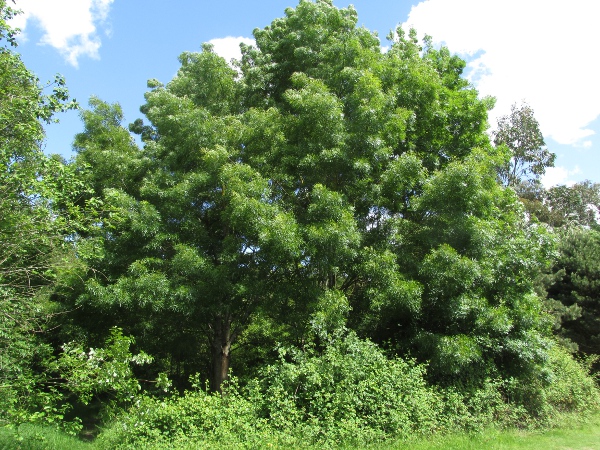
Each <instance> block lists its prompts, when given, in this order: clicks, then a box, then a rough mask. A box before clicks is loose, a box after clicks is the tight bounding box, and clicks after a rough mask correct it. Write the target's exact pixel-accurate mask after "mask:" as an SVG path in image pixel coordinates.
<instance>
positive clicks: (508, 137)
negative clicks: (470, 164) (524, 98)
mask: <svg viewBox="0 0 600 450" xmlns="http://www.w3.org/2000/svg"><path fill="white" fill-rule="evenodd" d="M494 144H495V145H496V146H501V145H505V146H506V148H508V151H509V153H510V160H509V161H508V163H507V164H505V165H503V166H502V167H500V169H499V176H500V180H501V181H502V183H503V184H504V185H505V186H511V187H517V186H518V184H519V183H521V182H525V181H527V180H529V179H534V180H535V179H538V178H539V177H540V175H543V174H544V173H545V171H546V168H547V167H553V166H554V159H555V158H556V155H555V154H554V153H552V152H550V151H549V150H548V149H546V148H545V146H546V143H545V142H544V137H543V135H542V132H541V131H540V128H539V123H538V121H537V120H536V119H535V117H534V115H533V109H532V108H531V107H530V106H529V105H527V104H526V103H524V104H522V105H521V106H517V105H516V104H515V105H512V107H511V112H510V114H509V115H507V116H503V117H501V118H500V119H498V127H497V129H496V131H495V132H494Z"/></svg>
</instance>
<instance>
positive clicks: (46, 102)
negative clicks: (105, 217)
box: [0, 1, 86, 424]
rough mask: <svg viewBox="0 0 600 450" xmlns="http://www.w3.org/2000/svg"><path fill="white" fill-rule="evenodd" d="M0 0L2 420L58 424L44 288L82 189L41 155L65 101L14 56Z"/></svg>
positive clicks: (62, 251)
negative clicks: (47, 133)
mask: <svg viewBox="0 0 600 450" xmlns="http://www.w3.org/2000/svg"><path fill="white" fill-rule="evenodd" d="M14 14H15V11H14V10H12V9H11V8H9V7H7V4H6V2H4V1H2V2H0V38H1V39H2V47H0V361H1V366H2V370H1V372H0V423H2V424H6V423H9V422H12V423H20V422H23V421H30V420H36V421H39V420H43V421H48V422H56V421H60V419H62V416H63V414H64V411H65V408H66V406H65V405H64V404H63V405H61V403H60V400H61V398H62V396H61V394H60V392H58V391H57V390H56V389H55V388H54V387H53V386H52V384H51V383H50V380H49V376H50V375H49V373H48V367H49V364H50V363H51V361H52V359H53V351H52V347H51V346H50V345H48V343H47V342H45V341H44V340H43V338H42V336H43V333H44V332H45V331H46V329H47V327H48V323H49V322H50V321H51V320H52V318H53V316H54V314H55V313H56V309H55V307H54V305H52V304H51V303H50V302H49V301H48V299H47V296H46V295H45V294H44V288H48V286H51V285H52V284H54V283H55V281H56V277H57V275H58V273H59V272H61V271H64V270H65V267H66V266H68V265H70V261H71V259H70V251H71V244H70V243H69V242H68V240H67V239H66V236H68V235H70V234H71V233H72V232H73V229H74V228H75V227H76V224H81V223H83V221H84V220H85V217H84V214H83V213H82V211H81V210H80V209H79V208H77V207H75V201H76V199H77V197H78V196H79V194H80V193H81V192H84V191H85V190H86V187H85V186H84V185H83V184H82V183H81V181H80V180H79V179H78V177H77V175H76V173H75V171H74V170H73V168H71V167H69V166H67V165H66V164H64V162H63V161H61V160H60V159H59V158H58V157H47V156H45V155H44V154H43V152H42V150H41V148H40V144H41V142H42V140H43V137H44V133H43V128H42V124H43V123H48V122H51V121H53V120H54V118H53V116H54V114H55V113H57V112H59V111H64V110H66V109H71V108H74V107H76V104H75V103H74V102H69V100H68V94H67V91H66V89H65V87H64V80H63V79H62V78H61V77H57V79H56V81H55V83H54V88H53V92H52V93H51V94H49V95H48V94H45V93H44V92H45V90H46V89H47V88H49V87H50V86H51V84H48V85H47V86H41V85H40V83H39V80H38V79H37V77H35V75H34V74H33V73H31V72H30V71H29V70H28V69H27V67H25V65H24V64H23V62H22V61H21V59H20V56H19V55H18V54H17V53H15V52H13V51H12V50H11V49H10V48H8V47H7V46H6V43H5V42H4V39H6V40H7V42H8V43H9V44H10V45H11V46H15V45H16V42H15V40H14V36H15V34H16V30H12V29H11V28H10V27H9V26H8V25H7V23H6V21H7V20H8V19H9V18H10V17H12V16H13V15H14Z"/></svg>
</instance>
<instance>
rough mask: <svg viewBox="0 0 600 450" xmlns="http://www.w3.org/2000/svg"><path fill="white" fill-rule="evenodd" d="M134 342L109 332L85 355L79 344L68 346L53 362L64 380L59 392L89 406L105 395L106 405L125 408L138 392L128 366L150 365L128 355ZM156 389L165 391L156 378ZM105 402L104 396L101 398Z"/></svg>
mask: <svg viewBox="0 0 600 450" xmlns="http://www.w3.org/2000/svg"><path fill="white" fill-rule="evenodd" d="M132 344H134V339H133V338H131V337H127V336H123V333H122V331H121V330H120V329H118V328H113V329H112V330H111V332H110V336H109V337H108V338H107V340H106V345H105V346H104V347H102V348H90V349H89V350H88V351H85V350H84V349H83V347H82V346H81V344H78V343H75V342H68V343H66V344H64V345H63V348H62V350H63V352H62V353H61V354H60V356H59V358H58V360H57V362H56V370H57V371H58V372H59V373H60V375H61V378H62V379H63V380H64V385H63V389H66V390H67V391H69V392H70V393H73V394H75V395H76V397H77V399H78V401H80V402H82V403H84V404H86V405H87V404H89V403H90V401H91V400H92V399H93V398H94V397H98V396H101V395H102V394H109V395H110V396H109V397H108V399H109V404H111V405H112V404H119V403H120V404H127V403H128V402H131V401H132V400H133V399H134V398H135V396H137V395H138V393H139V391H140V390H141V386H140V383H139V381H138V380H137V379H136V378H135V375H134V373H133V369H132V366H141V365H144V364H149V363H151V362H152V357H151V356H149V355H147V354H145V353H144V352H140V353H138V354H137V355H132V354H131V351H130V346H131V345H132ZM158 385H159V386H158V387H159V388H162V389H164V390H165V391H166V390H167V389H168V387H169V382H168V380H166V378H165V377H164V376H162V377H160V379H159V383H158ZM103 397H104V398H106V397H107V396H106V395H103Z"/></svg>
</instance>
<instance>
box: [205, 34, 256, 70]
mask: <svg viewBox="0 0 600 450" xmlns="http://www.w3.org/2000/svg"><path fill="white" fill-rule="evenodd" d="M208 43H209V44H212V45H213V46H214V50H215V53H216V54H217V55H219V56H222V57H223V58H225V61H227V62H228V63H231V60H232V59H236V60H239V59H241V58H242V52H241V50H240V43H244V44H247V45H254V44H255V41H254V39H251V38H247V37H242V36H238V37H233V36H227V37H224V38H217V39H211V40H210V41H208Z"/></svg>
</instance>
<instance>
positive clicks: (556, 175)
mask: <svg viewBox="0 0 600 450" xmlns="http://www.w3.org/2000/svg"><path fill="white" fill-rule="evenodd" d="M579 173H581V170H580V169H579V167H575V169H573V170H569V169H566V168H564V167H548V168H546V173H545V174H544V175H542V176H541V179H540V181H541V182H542V184H543V185H544V187H545V188H546V189H548V188H551V187H552V186H556V185H558V184H565V185H567V186H572V185H574V184H575V181H574V180H572V179H570V177H571V176H572V175H577V174H579Z"/></svg>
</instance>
